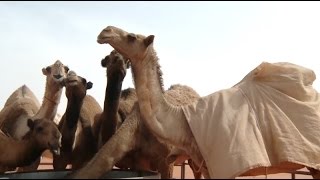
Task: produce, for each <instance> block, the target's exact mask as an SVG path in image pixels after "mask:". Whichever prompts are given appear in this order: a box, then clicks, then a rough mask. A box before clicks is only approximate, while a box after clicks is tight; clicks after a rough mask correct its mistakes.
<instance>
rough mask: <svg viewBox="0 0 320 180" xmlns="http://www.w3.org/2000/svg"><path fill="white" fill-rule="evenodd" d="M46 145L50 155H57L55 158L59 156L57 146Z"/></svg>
mask: <svg viewBox="0 0 320 180" xmlns="http://www.w3.org/2000/svg"><path fill="white" fill-rule="evenodd" d="M48 145H49V149H50V151H51V153H52V154H54V155H57V156H59V155H60V147H59V146H54V145H51V144H50V143H48Z"/></svg>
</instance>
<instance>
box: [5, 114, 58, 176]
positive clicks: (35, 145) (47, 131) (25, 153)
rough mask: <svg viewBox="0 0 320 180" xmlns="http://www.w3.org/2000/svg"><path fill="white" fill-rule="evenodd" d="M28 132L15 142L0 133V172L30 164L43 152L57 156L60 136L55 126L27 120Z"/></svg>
mask: <svg viewBox="0 0 320 180" xmlns="http://www.w3.org/2000/svg"><path fill="white" fill-rule="evenodd" d="M27 125H28V127H29V128H30V130H29V131H28V132H27V134H26V135H25V136H24V137H23V139H22V140H15V139H14V138H12V137H8V136H7V135H5V134H4V133H3V132H2V131H0V147H1V148H0V172H1V173H4V171H5V170H7V169H10V168H15V167H22V166H28V165H30V164H32V163H33V162H34V161H35V160H36V159H37V158H39V156H40V155H41V154H42V153H43V151H44V150H46V149H49V150H50V151H51V152H53V153H54V154H59V149H60V146H61V134H60V132H59V130H58V128H57V125H56V124H55V123H54V122H52V121H50V120H47V119H35V120H31V119H28V121H27Z"/></svg>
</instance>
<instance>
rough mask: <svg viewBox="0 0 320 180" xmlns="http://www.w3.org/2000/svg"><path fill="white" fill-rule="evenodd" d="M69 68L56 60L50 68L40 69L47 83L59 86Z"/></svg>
mask: <svg viewBox="0 0 320 180" xmlns="http://www.w3.org/2000/svg"><path fill="white" fill-rule="evenodd" d="M68 71H69V68H68V67H67V66H65V65H63V64H62V63H61V62H60V61H59V60H57V61H56V62H55V63H54V64H52V65H51V66H47V67H46V68H42V73H43V74H44V75H46V76H47V81H48V82H49V83H55V84H57V83H58V84H61V82H62V81H63V79H64V78H65V77H66V75H67V73H68Z"/></svg>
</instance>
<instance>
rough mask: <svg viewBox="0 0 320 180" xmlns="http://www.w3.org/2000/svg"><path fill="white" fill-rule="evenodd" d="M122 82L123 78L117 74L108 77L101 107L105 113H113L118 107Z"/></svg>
mask: <svg viewBox="0 0 320 180" xmlns="http://www.w3.org/2000/svg"><path fill="white" fill-rule="evenodd" d="M122 82H123V78H121V77H120V76H118V75H116V76H113V77H111V78H108V81H107V87H106V92H105V98H104V107H103V111H104V112H106V113H107V114H108V113H111V114H114V112H115V111H117V110H118V108H119V101H120V95H121V88H122Z"/></svg>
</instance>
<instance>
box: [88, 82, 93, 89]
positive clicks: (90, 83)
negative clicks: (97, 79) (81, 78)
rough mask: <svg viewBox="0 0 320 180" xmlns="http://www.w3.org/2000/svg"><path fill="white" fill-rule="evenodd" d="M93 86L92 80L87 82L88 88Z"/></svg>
mask: <svg viewBox="0 0 320 180" xmlns="http://www.w3.org/2000/svg"><path fill="white" fill-rule="evenodd" d="M92 86H93V83H92V82H91V81H89V82H87V89H91V88H92Z"/></svg>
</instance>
